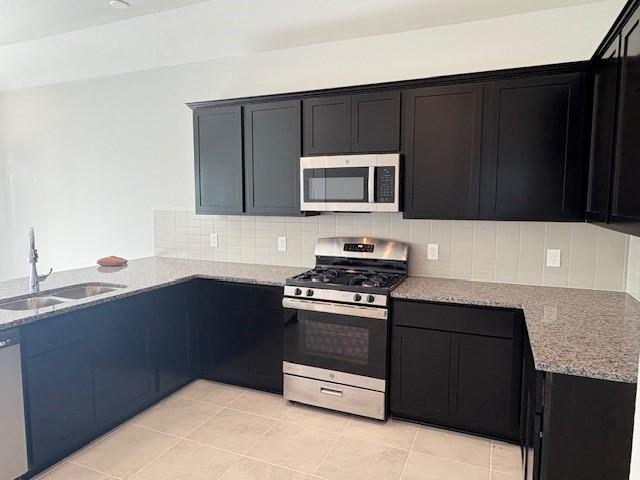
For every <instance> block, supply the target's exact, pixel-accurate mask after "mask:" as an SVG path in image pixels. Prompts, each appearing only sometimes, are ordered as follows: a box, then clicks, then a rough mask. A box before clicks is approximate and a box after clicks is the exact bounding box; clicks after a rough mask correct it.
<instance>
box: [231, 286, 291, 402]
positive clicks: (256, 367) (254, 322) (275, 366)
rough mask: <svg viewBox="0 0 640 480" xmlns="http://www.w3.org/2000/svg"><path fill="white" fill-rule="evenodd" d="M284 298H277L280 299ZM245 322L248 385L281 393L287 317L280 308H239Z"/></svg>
mask: <svg viewBox="0 0 640 480" xmlns="http://www.w3.org/2000/svg"><path fill="white" fill-rule="evenodd" d="M280 296H281V295H280V294H278V297H280ZM237 308H238V309H239V314H240V316H242V317H244V318H245V319H246V322H247V325H248V331H247V336H248V338H247V383H248V384H249V385H252V386H255V387H257V388H262V389H265V390H270V391H274V392H281V391H282V348H283V345H282V341H283V335H284V332H283V329H284V314H283V312H282V309H280V308H256V307H237Z"/></svg>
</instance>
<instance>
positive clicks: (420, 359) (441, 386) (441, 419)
mask: <svg viewBox="0 0 640 480" xmlns="http://www.w3.org/2000/svg"><path fill="white" fill-rule="evenodd" d="M451 366H452V365H451V334H450V333H448V332H439V331H436V330H422V329H417V328H408V327H394V328H393V342H392V349H391V398H390V403H391V412H392V413H393V414H395V415H399V416H403V417H408V418H413V419H418V420H423V421H426V422H433V423H447V422H448V419H449V415H450V405H449V390H450V388H451V384H450V377H451V371H450V370H451Z"/></svg>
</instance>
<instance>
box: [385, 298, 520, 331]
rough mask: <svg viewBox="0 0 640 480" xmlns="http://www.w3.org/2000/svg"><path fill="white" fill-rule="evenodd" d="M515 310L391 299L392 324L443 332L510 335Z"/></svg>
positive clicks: (513, 327)
mask: <svg viewBox="0 0 640 480" xmlns="http://www.w3.org/2000/svg"><path fill="white" fill-rule="evenodd" d="M516 315H517V312H516V311H515V310H507V309H497V308H496V309H494V308H485V307H468V306H462V305H453V304H452V305H445V304H441V303H426V302H414V301H402V300H394V302H393V312H392V319H393V324H394V325H396V326H403V327H414V328H428V329H431V330H442V331H446V332H457V333H469V334H472V335H487V336H491V337H502V338H513V337H514V335H515V327H516Z"/></svg>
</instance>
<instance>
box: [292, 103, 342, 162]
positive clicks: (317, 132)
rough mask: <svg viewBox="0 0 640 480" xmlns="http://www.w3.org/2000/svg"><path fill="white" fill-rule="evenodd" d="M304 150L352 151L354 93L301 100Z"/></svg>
mask: <svg viewBox="0 0 640 480" xmlns="http://www.w3.org/2000/svg"><path fill="white" fill-rule="evenodd" d="M302 114H303V120H302V140H303V142H302V145H303V147H302V152H303V154H304V155H305V156H307V155H323V154H335V153H349V152H350V151H351V97H350V96H348V95H345V96H341V97H321V98H309V99H307V100H304V101H303V102H302Z"/></svg>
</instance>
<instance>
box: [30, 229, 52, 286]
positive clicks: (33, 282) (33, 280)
mask: <svg viewBox="0 0 640 480" xmlns="http://www.w3.org/2000/svg"><path fill="white" fill-rule="evenodd" d="M37 263H38V250H37V249H36V235H35V233H34V232H33V227H31V228H29V264H30V265H31V268H30V269H29V292H30V293H33V292H39V291H40V282H43V281H45V280H46V279H47V277H48V276H49V275H51V272H53V268H52V269H50V270H49V273H47V274H46V275H38V268H37V267H36V264H37Z"/></svg>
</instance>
